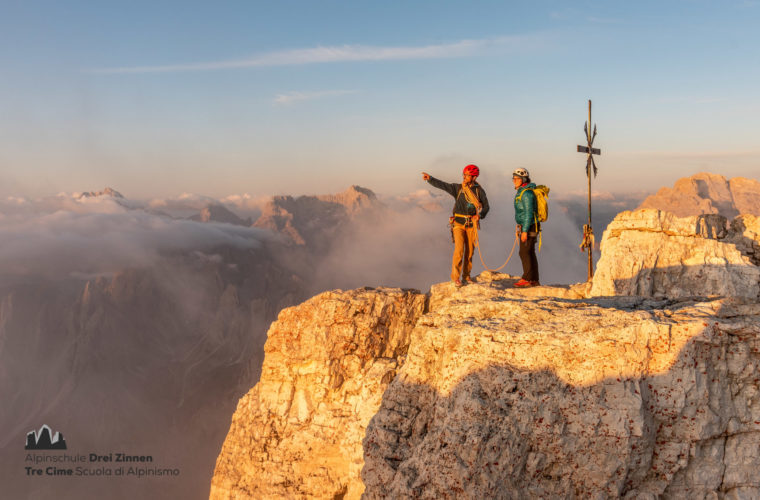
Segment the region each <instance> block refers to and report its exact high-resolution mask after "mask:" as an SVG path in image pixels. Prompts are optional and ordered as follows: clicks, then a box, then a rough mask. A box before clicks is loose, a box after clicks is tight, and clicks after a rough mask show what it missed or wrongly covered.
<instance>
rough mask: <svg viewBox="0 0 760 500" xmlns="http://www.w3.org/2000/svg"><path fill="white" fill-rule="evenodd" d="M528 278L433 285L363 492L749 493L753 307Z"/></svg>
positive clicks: (370, 448) (755, 380)
mask: <svg viewBox="0 0 760 500" xmlns="http://www.w3.org/2000/svg"><path fill="white" fill-rule="evenodd" d="M541 289H544V290H545V292H544V294H545V297H540V296H534V297H531V298H530V299H528V298H527V297H525V296H523V295H522V294H523V291H517V290H509V289H503V286H499V282H493V283H483V284H480V285H475V286H467V287H465V288H463V289H461V290H454V289H452V288H451V287H449V286H448V285H446V286H438V287H434V288H433V289H432V290H431V293H432V297H431V300H430V312H429V313H428V314H426V315H425V316H423V317H422V318H421V319H420V321H419V322H418V325H417V327H416V328H415V329H414V331H413V332H412V339H411V343H410V347H409V354H408V356H407V359H406V362H405V363H404V366H403V367H402V368H401V370H400V371H399V374H398V375H397V376H396V378H395V379H394V380H393V382H392V383H391V384H390V385H389V387H388V389H387V390H386V392H385V394H384V396H383V403H382V405H381V407H380V410H379V411H378V413H377V415H375V417H373V419H372V421H371V422H370V425H369V426H368V428H367V433H366V437H365V440H364V450H365V456H364V459H365V467H364V469H363V471H362V479H363V482H364V484H365V486H366V491H365V494H364V498H370V499H374V498H452V497H455V498H473V499H475V498H477V499H480V498H620V497H625V498H655V497H658V496H663V497H665V498H684V497H694V498H718V497H719V496H720V497H723V496H725V497H727V498H732V495H734V496H736V497H742V498H756V497H757V495H760V476H758V475H757V474H756V470H757V467H758V466H760V455H759V454H758V453H757V443H758V442H760V419H759V418H758V415H760V397H758V394H760V383H759V380H760V337H759V336H758V335H760V304H758V303H757V302H752V301H749V302H748V301H746V300H741V299H730V300H729V299H724V300H716V301H709V302H695V301H669V300H660V301H656V300H653V299H644V298H641V297H616V298H610V299H593V300H588V299H585V300H567V299H561V298H555V297H551V295H552V294H553V292H552V288H551V287H540V288H539V289H533V290H534V292H536V291H540V290H541ZM742 495H743V496H742Z"/></svg>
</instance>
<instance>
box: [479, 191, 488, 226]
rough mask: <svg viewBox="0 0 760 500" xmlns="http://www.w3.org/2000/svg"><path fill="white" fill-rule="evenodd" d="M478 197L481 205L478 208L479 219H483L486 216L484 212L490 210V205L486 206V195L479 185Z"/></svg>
mask: <svg viewBox="0 0 760 500" xmlns="http://www.w3.org/2000/svg"><path fill="white" fill-rule="evenodd" d="M478 198H479V199H480V204H481V205H482V207H481V208H480V220H483V219H485V218H486V214H488V210H490V208H491V207H489V206H488V197H487V196H486V192H485V190H483V188H482V187H480V196H479V197H478Z"/></svg>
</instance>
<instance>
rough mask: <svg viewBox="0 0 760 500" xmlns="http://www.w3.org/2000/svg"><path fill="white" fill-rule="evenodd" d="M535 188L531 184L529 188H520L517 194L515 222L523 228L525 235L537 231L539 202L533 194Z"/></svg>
mask: <svg viewBox="0 0 760 500" xmlns="http://www.w3.org/2000/svg"><path fill="white" fill-rule="evenodd" d="M535 187H536V185H535V184H534V183H532V182H531V183H530V184H528V185H527V186H520V187H519V188H518V189H517V192H516V193H515V222H517V223H518V224H520V225H521V226H522V231H523V232H524V233H527V232H529V231H535V230H536V228H535V223H536V213H537V211H538V202H537V201H536V195H535V193H533V189H534V188H535ZM521 195H522V196H521Z"/></svg>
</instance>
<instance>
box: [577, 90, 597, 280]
mask: <svg viewBox="0 0 760 500" xmlns="http://www.w3.org/2000/svg"><path fill="white" fill-rule="evenodd" d="M583 132H585V135H586V146H580V145H579V146H578V152H579V153H586V154H587V155H588V157H587V158H586V177H587V178H588V224H585V225H584V226H583V241H582V242H581V244H580V248H581V252H583V251H586V250H587V251H588V280H589V281H591V278H593V276H594V265H593V256H592V253H593V250H594V230H593V229H592V228H591V170H592V168H593V170H594V177H596V173H597V168H596V163H595V162H594V155H597V156H598V155H601V154H602V150H601V149H598V148H595V147H594V139H596V124H594V132H593V134H592V133H591V99H589V101H588V121H587V122H586V123H585V124H584V125H583Z"/></svg>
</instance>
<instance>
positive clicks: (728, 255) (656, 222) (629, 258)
mask: <svg viewBox="0 0 760 500" xmlns="http://www.w3.org/2000/svg"><path fill="white" fill-rule="evenodd" d="M758 234H760V219H758V217H756V216H754V215H742V216H738V217H736V218H735V219H734V220H733V221H731V222H730V223H729V222H728V220H727V219H726V218H725V217H723V216H722V215H717V214H713V215H700V216H690V217H676V216H674V215H673V214H671V213H668V212H661V211H659V210H653V209H647V210H637V211H635V212H622V213H620V214H619V215H618V216H617V217H616V218H615V220H613V221H612V223H610V225H609V226H607V230H606V231H605V232H604V236H603V238H602V243H601V249H602V257H601V258H600V259H599V262H598V263H597V269H596V272H595V274H594V285H593V287H592V289H591V295H593V296H601V295H640V296H646V297H670V298H675V297H688V296H716V295H718V296H739V297H749V298H753V299H757V298H758V295H759V294H760V286H759V284H758V281H760V267H758V266H757V264H758V263H759V262H760V238H758Z"/></svg>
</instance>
